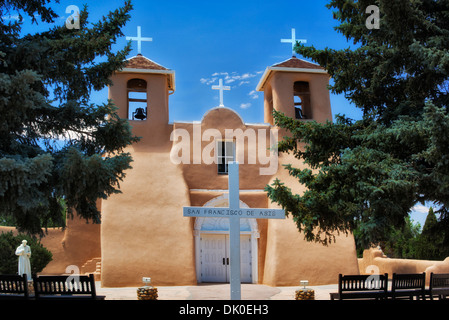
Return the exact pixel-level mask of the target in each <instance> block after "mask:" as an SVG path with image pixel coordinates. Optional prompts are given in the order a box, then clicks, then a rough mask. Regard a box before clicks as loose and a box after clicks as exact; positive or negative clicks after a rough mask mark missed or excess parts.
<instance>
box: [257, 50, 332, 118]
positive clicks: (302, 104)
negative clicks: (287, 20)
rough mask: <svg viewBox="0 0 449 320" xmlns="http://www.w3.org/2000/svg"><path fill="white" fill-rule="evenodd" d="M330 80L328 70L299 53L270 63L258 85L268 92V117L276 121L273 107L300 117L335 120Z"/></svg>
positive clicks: (265, 100)
mask: <svg viewBox="0 0 449 320" xmlns="http://www.w3.org/2000/svg"><path fill="white" fill-rule="evenodd" d="M328 84H329V74H328V73H327V72H326V70H324V69H323V68H322V67H321V66H319V65H317V64H314V63H310V62H307V61H305V60H302V59H298V58H296V57H295V56H293V57H292V58H291V59H289V60H286V61H283V62H281V63H278V64H275V65H273V66H271V67H268V68H267V69H266V70H265V72H264V74H263V76H262V78H261V79H260V81H259V84H258V85H257V88H256V90H257V91H263V92H264V121H265V122H266V123H269V124H271V125H274V119H273V110H277V111H280V112H283V113H284V114H285V115H286V116H288V117H290V118H293V119H297V120H300V121H304V120H316V121H317V122H325V121H326V120H332V112H331V106H330V97H329V90H328Z"/></svg>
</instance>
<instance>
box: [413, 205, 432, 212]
mask: <svg viewBox="0 0 449 320" xmlns="http://www.w3.org/2000/svg"><path fill="white" fill-rule="evenodd" d="M412 211H414V212H416V213H425V214H427V213H429V207H426V206H423V205H422V204H417V205H415V206H414V207H413V208H412Z"/></svg>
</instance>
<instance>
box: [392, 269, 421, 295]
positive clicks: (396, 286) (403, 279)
mask: <svg viewBox="0 0 449 320" xmlns="http://www.w3.org/2000/svg"><path fill="white" fill-rule="evenodd" d="M425 282H426V274H425V272H423V273H404V274H397V273H393V280H392V283H391V290H392V291H393V292H394V291H395V290H405V289H421V290H424V288H425Z"/></svg>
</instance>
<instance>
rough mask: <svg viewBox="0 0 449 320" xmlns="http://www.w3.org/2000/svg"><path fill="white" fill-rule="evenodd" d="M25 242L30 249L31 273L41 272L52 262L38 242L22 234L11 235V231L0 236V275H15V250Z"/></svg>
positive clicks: (46, 251) (16, 263)
mask: <svg viewBox="0 0 449 320" xmlns="http://www.w3.org/2000/svg"><path fill="white" fill-rule="evenodd" d="M22 240H26V241H27V245H29V246H30V248H31V257H30V262H31V273H32V274H36V273H38V272H41V271H42V270H43V269H44V268H45V267H46V266H47V264H48V263H49V262H50V261H51V260H53V255H52V253H51V252H50V251H49V250H47V249H46V248H45V247H44V246H43V245H42V244H41V242H40V241H39V240H37V239H36V238H33V237H30V236H28V235H24V234H18V235H16V236H14V235H13V233H12V231H10V232H5V233H2V234H0V274H17V268H18V258H19V257H18V256H16V249H17V247H18V246H20V244H21V243H22Z"/></svg>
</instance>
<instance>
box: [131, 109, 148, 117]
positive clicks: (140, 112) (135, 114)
mask: <svg viewBox="0 0 449 320" xmlns="http://www.w3.org/2000/svg"><path fill="white" fill-rule="evenodd" d="M146 117H147V113H146V112H145V110H144V109H143V108H137V109H136V111H134V112H133V119H134V118H135V119H139V120H144V119H146Z"/></svg>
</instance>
